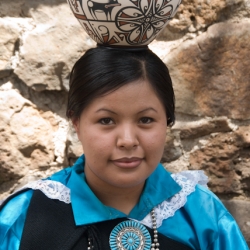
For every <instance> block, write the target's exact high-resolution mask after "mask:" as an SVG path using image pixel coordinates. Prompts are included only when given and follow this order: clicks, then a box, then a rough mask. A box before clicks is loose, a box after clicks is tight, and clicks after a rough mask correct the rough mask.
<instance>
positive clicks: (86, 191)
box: [0, 47, 248, 250]
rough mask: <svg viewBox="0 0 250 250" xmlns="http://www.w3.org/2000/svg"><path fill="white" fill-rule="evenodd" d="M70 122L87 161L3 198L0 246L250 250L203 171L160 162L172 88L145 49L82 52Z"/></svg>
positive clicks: (161, 67)
mask: <svg viewBox="0 0 250 250" xmlns="http://www.w3.org/2000/svg"><path fill="white" fill-rule="evenodd" d="M67 116H68V117H69V118H70V119H71V121H72V123H73V126H74V128H75V130H76V132H77V135H78V138H79V140H80V141H81V143H82V145H83V149H84V153H85V155H84V156H82V157H80V158H79V159H78V161H77V162H76V163H75V165H74V166H73V167H72V168H67V169H64V170H62V171H60V172H58V173H55V174H54V175H52V176H51V177H50V178H47V179H46V180H42V181H38V182H34V183H31V184H29V185H27V186H26V188H24V189H22V190H21V191H19V192H18V193H17V194H15V195H14V196H13V197H11V198H10V199H8V200H7V201H5V202H4V204H3V206H2V208H1V211H0V218H1V219H0V230H1V231H0V232H1V234H0V249H1V250H3V249H11V250H15V249H119V250H120V249H164V250H165V249H171V250H173V249H202V250H205V249H207V250H208V249H209V250H210V249H211V250H212V249H213V250H219V249H227V250H231V249H235V248H237V249H241V250H245V249H248V247H247V244H246V242H245V240H244V238H243V236H242V234H241V232H240V230H239V228H238V226H237V224H236V222H235V221H234V219H233V218H232V216H231V215H230V214H229V212H228V211H227V210H226V208H225V207H224V206H223V205H222V203H221V202H220V201H219V200H218V198H217V197H216V196H215V195H214V194H213V193H211V192H210V191H209V190H208V189H207V188H206V187H204V186H202V185H200V184H205V182H206V177H205V176H203V174H202V173H200V172H199V171H194V172H191V171H187V172H184V173H180V174H174V175H171V174H170V173H168V172H167V171H166V170H165V169H164V168H163V166H162V165H161V164H159V162H160V159H161V157H162V154H163V149H164V144H165V136H166V127H167V126H171V125H172V124H173V123H174V120H175V117H174V92H173V88H172V83H171V78H170V76H169V72H168V69H167V67H166V66H165V65H164V63H163V62H162V61H161V60H160V59H159V58H158V57H157V56H156V55H155V54H153V53H152V52H151V51H150V50H148V49H145V50H142V51H136V52H135V51H132V52H131V51H127V50H119V49H107V48H104V47H97V48H95V49H91V50H89V51H87V52H86V53H85V55H84V56H83V57H82V58H80V60H79V61H78V62H77V63H76V64H75V66H74V68H73V70H72V73H71V77H70V91H69V97H68V109H67ZM199 183H200V184H199Z"/></svg>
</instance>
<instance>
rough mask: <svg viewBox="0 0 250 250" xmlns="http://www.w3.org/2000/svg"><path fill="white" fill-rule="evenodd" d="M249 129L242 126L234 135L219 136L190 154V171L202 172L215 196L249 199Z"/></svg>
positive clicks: (222, 134)
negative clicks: (224, 194)
mask: <svg viewBox="0 0 250 250" xmlns="http://www.w3.org/2000/svg"><path fill="white" fill-rule="evenodd" d="M249 129H250V127H249V126H245V127H241V128H240V129H239V130H238V131H235V132H230V133H219V134H217V135H215V136H213V137H211V138H210V139H208V142H207V143H206V145H204V146H203V147H201V148H199V149H194V150H193V151H191V153H190V159H189V161H190V169H203V170H205V171H206V173H207V174H208V176H209V177H210V178H209V179H210V182H209V186H210V187H211V189H212V190H213V191H214V192H215V193H218V194H222V193H229V194H236V195H237V194H243V193H245V194H246V195H249V189H250V170H249V169H250V150H249V147H250V143H249V142H248V134H249Z"/></svg>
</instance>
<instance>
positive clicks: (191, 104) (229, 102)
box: [164, 20, 250, 120]
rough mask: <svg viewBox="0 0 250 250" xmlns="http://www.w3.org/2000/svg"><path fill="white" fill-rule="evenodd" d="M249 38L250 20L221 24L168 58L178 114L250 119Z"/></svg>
mask: <svg viewBox="0 0 250 250" xmlns="http://www.w3.org/2000/svg"><path fill="white" fill-rule="evenodd" d="M249 39H250V21H249V20H245V21H243V20H242V21H241V22H240V23H232V22H226V23H218V24H214V25H212V26H211V27H209V29H208V31H207V32H206V33H203V34H202V35H201V36H199V37H198V38H197V39H193V40H192V41H187V42H183V44H182V45H180V46H179V47H178V48H177V49H176V50H175V51H173V52H172V53H170V54H169V55H168V57H166V58H165V59H164V61H165V62H166V63H167V65H168V66H169V69H170V72H171V75H172V79H173V83H174V88H175V93H176V100H177V103H176V109H177V111H178V112H180V113H184V114H190V115H197V116H209V117H214V116H227V117H229V118H232V119H242V120H247V119H250V102H249V96H250V71H249V64H250V47H249Z"/></svg>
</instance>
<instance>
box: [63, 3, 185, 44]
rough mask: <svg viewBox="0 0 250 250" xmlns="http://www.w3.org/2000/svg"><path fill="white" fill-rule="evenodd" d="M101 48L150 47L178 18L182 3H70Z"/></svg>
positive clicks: (79, 19)
mask: <svg viewBox="0 0 250 250" xmlns="http://www.w3.org/2000/svg"><path fill="white" fill-rule="evenodd" d="M67 1H68V3H69V5H70V8H71V10H72V12H73V13H74V15H75V17H76V18H77V19H78V21H79V22H80V24H81V25H82V26H83V28H84V29H85V31H86V32H87V33H88V35H89V36H90V37H91V38H92V39H93V40H95V41H96V42H97V43H98V44H103V45H114V46H144V45H148V44H149V43H150V42H151V41H153V40H154V38H155V37H156V36H157V34H158V33H159V32H160V31H161V30H162V29H163V28H164V27H165V26H166V25H167V23H168V22H169V20H170V19H171V18H172V17H173V16H174V15H175V13H176V11H177V9H178V7H179V6H180V4H181V1H182V0H67Z"/></svg>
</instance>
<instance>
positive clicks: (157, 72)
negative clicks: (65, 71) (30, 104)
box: [67, 47, 175, 126]
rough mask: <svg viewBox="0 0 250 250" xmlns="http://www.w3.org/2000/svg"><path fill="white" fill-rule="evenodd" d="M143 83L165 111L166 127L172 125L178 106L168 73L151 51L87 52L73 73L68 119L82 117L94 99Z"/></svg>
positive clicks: (71, 76) (113, 50)
mask: <svg viewBox="0 0 250 250" xmlns="http://www.w3.org/2000/svg"><path fill="white" fill-rule="evenodd" d="M140 79H143V80H147V81H148V82H149V83H150V84H151V85H152V87H153V88H154V90H155V92H156V94H157V95H158V96H159V98H160V100H161V101H162V103H163V105H164V107H165V110H166V115H167V125H168V126H171V125H173V124H174V121H175V114H174V110H175V103H174V91H173V87H172V81H171V78H170V75H169V71H168V68H167V67H166V65H165V64H164V63H163V62H162V61H161V60H160V59H159V57H157V56H156V55H155V54H154V53H153V52H152V51H150V50H143V51H127V50H122V49H108V48H103V47H97V48H94V49H90V50H88V51H87V52H86V53H85V54H84V55H83V56H82V57H81V58H80V59H79V60H78V61H77V62H76V64H75V65H74V67H73V69H72V71H71V75H70V84H69V86H70V89H69V94H68V107H67V117H68V118H70V119H74V118H78V117H80V115H81V113H82V111H83V110H84V108H85V107H86V106H87V105H88V104H89V103H90V102H91V101H92V100H93V99H94V98H96V97H98V96H101V95H103V94H106V93H108V92H111V91H114V90H116V89H118V88H120V87H121V86H123V85H125V84H127V83H131V82H133V81H137V80H140Z"/></svg>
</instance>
